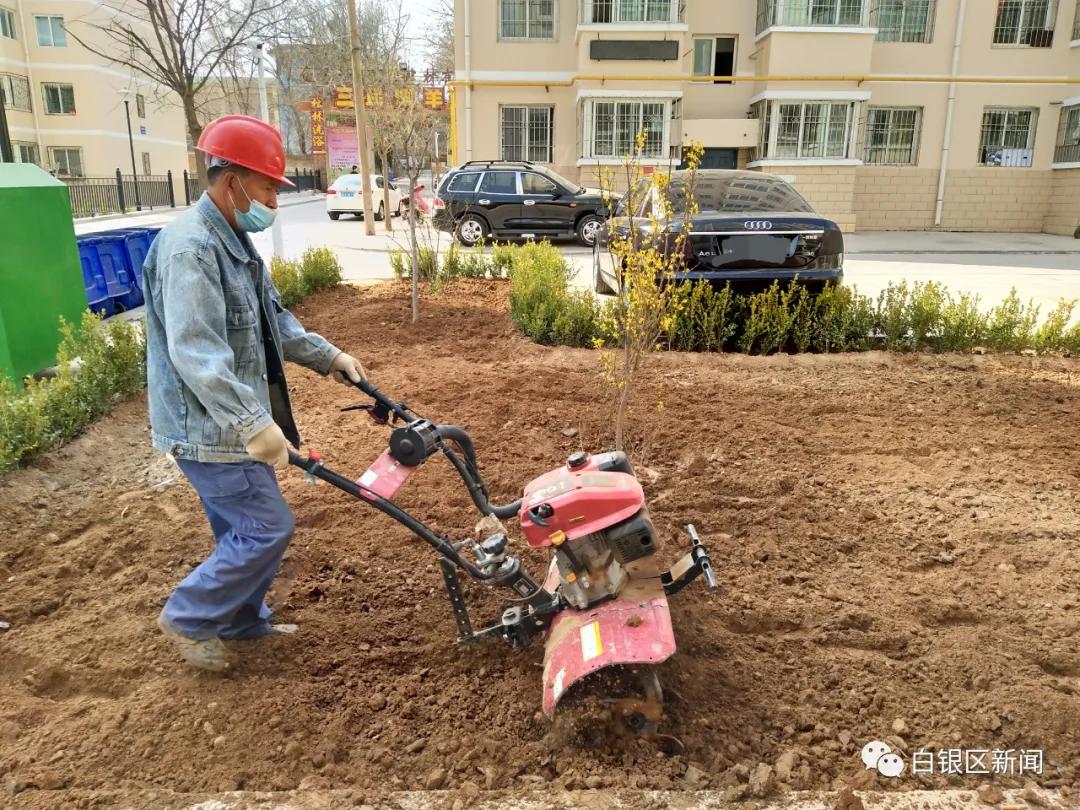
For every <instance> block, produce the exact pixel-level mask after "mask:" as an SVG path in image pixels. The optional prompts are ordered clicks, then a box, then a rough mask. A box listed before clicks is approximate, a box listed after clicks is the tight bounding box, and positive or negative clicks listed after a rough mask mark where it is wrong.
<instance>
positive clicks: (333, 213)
mask: <svg viewBox="0 0 1080 810" xmlns="http://www.w3.org/2000/svg"><path fill="white" fill-rule="evenodd" d="M328 213H329V214H330V219H332V220H334V221H335V222H337V218H338V217H340V216H341V214H340V212H338V211H329V212H328Z"/></svg>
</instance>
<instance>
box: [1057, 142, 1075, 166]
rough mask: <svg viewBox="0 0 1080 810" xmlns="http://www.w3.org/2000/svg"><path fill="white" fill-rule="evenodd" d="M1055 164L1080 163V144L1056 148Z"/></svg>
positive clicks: (1063, 145)
mask: <svg viewBox="0 0 1080 810" xmlns="http://www.w3.org/2000/svg"><path fill="white" fill-rule="evenodd" d="M1054 163H1080V143H1070V144H1062V145H1061V146H1058V147H1057V148H1055V149H1054Z"/></svg>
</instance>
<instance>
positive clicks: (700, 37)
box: [690, 34, 739, 84]
mask: <svg viewBox="0 0 1080 810" xmlns="http://www.w3.org/2000/svg"><path fill="white" fill-rule="evenodd" d="M718 39H730V40H733V41H734V43H735V46H734V47H733V48H732V49H731V72H732V74H733V75H734V73H735V66H736V65H737V64H738V60H739V36H738V34H696V35H695V36H694V37H693V39H692V42H691V51H690V75H691V76H693V77H694V78H696V79H706V78H708V77H710V76H713V75H715V74H714V72H713V71H715V70H716V41H717V40H718ZM699 42H708V43H709V72H708V73H698V72H697V44H698V43H699ZM716 84H731V82H716Z"/></svg>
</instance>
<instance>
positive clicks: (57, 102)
mask: <svg viewBox="0 0 1080 810" xmlns="http://www.w3.org/2000/svg"><path fill="white" fill-rule="evenodd" d="M41 89H42V90H43V91H44V93H45V112H46V113H48V114H49V115H74V114H75V88H74V87H72V86H71V85H70V84H43V85H41Z"/></svg>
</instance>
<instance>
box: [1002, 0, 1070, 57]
mask: <svg viewBox="0 0 1080 810" xmlns="http://www.w3.org/2000/svg"><path fill="white" fill-rule="evenodd" d="M1006 3H1009V4H1011V5H1015V4H1019V5H1020V13H1019V14H1018V15H1017V21H1016V31H1015V33H1014V34H1013V36H1012V38H1011V39H1010V40H1008V41H1002V42H998V41H997V40H998V31H1000V30H1002V27H1001V25H1000V22H1001V15H1002V13H1003V11H1004V9H1005V4H1006ZM1043 3H1045V4H1046V15H1045V17H1044V19H1043V27H1042V28H1036V27H1034V26H1029V27H1028V28H1025V27H1024V19H1025V17H1027V15H1028V9H1029V8H1031V7H1032V6H1039V5H1042V4H1043ZM1057 10H1058V4H1057V0H998V5H997V9H996V11H995V13H994V28H993V33H992V35H991V37H990V44H991V46H992V47H994V48H1033V47H1047V46H1045V45H1042V46H1034V45H1031V44H1030V43H1028V42H1025V41H1024V39H1025V34H1030V33H1031V32H1032V31H1050V32H1051V37H1052V36H1053V32H1054V27H1055V25H1056V21H1057Z"/></svg>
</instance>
